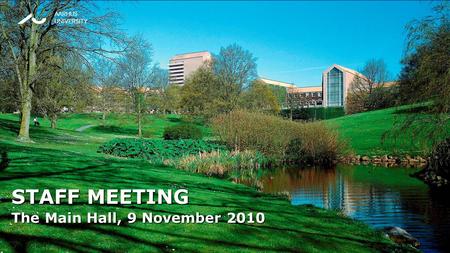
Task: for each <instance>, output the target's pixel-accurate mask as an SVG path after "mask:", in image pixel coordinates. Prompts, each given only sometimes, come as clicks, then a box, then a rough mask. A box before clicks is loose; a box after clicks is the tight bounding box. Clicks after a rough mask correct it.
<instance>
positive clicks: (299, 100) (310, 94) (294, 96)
mask: <svg viewBox="0 0 450 253" xmlns="http://www.w3.org/2000/svg"><path fill="white" fill-rule="evenodd" d="M287 103H288V105H289V106H290V107H296V108H303V107H316V106H322V87H321V86H312V87H295V88H288V89H287Z"/></svg>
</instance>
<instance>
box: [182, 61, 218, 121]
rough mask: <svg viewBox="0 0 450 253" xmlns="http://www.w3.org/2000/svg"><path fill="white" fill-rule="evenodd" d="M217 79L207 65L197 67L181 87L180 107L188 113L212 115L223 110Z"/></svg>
mask: <svg viewBox="0 0 450 253" xmlns="http://www.w3.org/2000/svg"><path fill="white" fill-rule="evenodd" d="M219 85H220V84H219V81H218V78H217V76H216V75H215V74H214V73H213V71H212V69H211V67H210V66H209V65H204V66H202V67H200V68H199V69H197V70H196V71H195V72H194V73H193V74H192V75H191V76H189V77H188V79H187V80H186V82H185V84H184V86H183V87H182V88H181V99H180V107H181V109H182V110H183V111H184V112H186V113H190V114H197V115H203V116H206V117H209V116H213V115H215V114H218V113H220V112H221V111H223V110H224V109H223V103H222V102H221V101H222V97H221V96H220V92H221V90H220V89H219Z"/></svg>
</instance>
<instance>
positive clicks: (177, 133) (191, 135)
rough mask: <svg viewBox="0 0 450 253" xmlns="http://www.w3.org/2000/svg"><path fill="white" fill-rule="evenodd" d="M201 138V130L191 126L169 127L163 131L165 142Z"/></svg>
mask: <svg viewBox="0 0 450 253" xmlns="http://www.w3.org/2000/svg"><path fill="white" fill-rule="evenodd" d="M202 137H203V134H202V130H201V129H200V128H198V127H196V126H194V125H192V124H183V125H175V126H169V127H166V128H165V129H164V139H165V140H179V139H194V140H198V139H201V138H202Z"/></svg>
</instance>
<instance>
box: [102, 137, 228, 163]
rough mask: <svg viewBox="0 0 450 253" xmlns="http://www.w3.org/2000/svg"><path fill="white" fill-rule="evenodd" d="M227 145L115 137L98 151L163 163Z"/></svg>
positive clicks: (199, 141) (221, 148) (196, 141)
mask: <svg viewBox="0 0 450 253" xmlns="http://www.w3.org/2000/svg"><path fill="white" fill-rule="evenodd" d="M224 149H225V147H224V146H222V145H219V144H216V143H212V142H206V141H202V140H156V139H155V140H145V139H134V138H125V139H113V140H111V141H109V142H107V143H105V144H103V145H102V146H100V148H99V150H98V152H102V153H105V154H110V155H114V156H120V157H131V158H134V157H136V158H144V159H147V160H149V161H151V162H154V163H162V162H164V161H165V160H167V159H175V158H180V157H182V156H184V155H194V154H199V153H200V152H211V151H215V150H224Z"/></svg>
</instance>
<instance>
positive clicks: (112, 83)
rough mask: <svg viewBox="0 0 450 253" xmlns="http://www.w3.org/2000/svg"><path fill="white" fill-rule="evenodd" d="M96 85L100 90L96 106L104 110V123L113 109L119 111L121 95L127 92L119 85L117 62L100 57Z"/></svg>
mask: <svg viewBox="0 0 450 253" xmlns="http://www.w3.org/2000/svg"><path fill="white" fill-rule="evenodd" d="M95 66H96V67H95V85H96V90H97V92H98V96H97V100H96V105H97V106H96V107H97V108H98V109H99V110H100V111H101V112H102V124H103V126H104V125H105V122H106V116H107V115H108V114H109V113H111V112H112V111H119V110H120V108H121V107H123V105H121V104H120V102H119V101H120V95H121V94H123V93H125V92H124V90H123V89H122V88H121V87H120V86H119V77H118V72H117V64H115V62H113V61H109V60H106V59H103V58H98V59H97V62H96V65H95Z"/></svg>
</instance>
